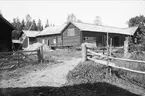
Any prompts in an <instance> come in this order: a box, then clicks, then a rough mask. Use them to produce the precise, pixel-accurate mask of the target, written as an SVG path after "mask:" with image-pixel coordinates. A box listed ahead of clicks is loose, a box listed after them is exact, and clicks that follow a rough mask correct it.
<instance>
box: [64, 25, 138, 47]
mask: <svg viewBox="0 0 145 96" xmlns="http://www.w3.org/2000/svg"><path fill="white" fill-rule="evenodd" d="M137 30H138V26H136V27H130V28H116V27H109V26H102V25H94V24H88V23H74V22H73V23H72V22H70V23H69V24H68V25H66V27H65V28H64V29H63V31H62V41H63V42H62V46H80V45H81V44H82V43H84V42H89V43H95V44H96V46H106V40H107V32H108V35H109V39H110V38H112V45H113V46H117V47H118V46H123V45H124V40H125V37H126V36H131V35H134V34H135V32H136V31H137ZM109 41H110V40H109Z"/></svg>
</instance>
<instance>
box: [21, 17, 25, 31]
mask: <svg viewBox="0 0 145 96" xmlns="http://www.w3.org/2000/svg"><path fill="white" fill-rule="evenodd" d="M21 28H22V30H24V28H25V21H24V19H23V20H22V22H21Z"/></svg>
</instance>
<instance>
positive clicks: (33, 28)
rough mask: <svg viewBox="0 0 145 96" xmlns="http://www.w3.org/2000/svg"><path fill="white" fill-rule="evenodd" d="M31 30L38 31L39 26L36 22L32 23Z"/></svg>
mask: <svg viewBox="0 0 145 96" xmlns="http://www.w3.org/2000/svg"><path fill="white" fill-rule="evenodd" d="M31 30H33V31H37V25H36V22H35V20H33V21H32V27H31Z"/></svg>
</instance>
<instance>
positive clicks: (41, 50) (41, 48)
mask: <svg viewBox="0 0 145 96" xmlns="http://www.w3.org/2000/svg"><path fill="white" fill-rule="evenodd" d="M40 54H41V62H43V60H44V58H43V57H44V56H43V46H41V47H40Z"/></svg>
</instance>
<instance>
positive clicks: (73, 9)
mask: <svg viewBox="0 0 145 96" xmlns="http://www.w3.org/2000/svg"><path fill="white" fill-rule="evenodd" d="M0 10H1V12H2V14H3V16H4V17H5V18H6V19H7V20H9V21H12V20H13V18H15V17H18V18H20V20H22V19H24V18H25V17H26V15H27V14H30V16H31V17H32V18H33V19H35V20H36V22H37V21H38V19H41V20H42V24H43V25H44V24H45V23H46V20H47V19H48V20H49V23H51V24H54V25H61V24H63V23H64V22H66V19H67V16H68V15H69V14H71V13H73V14H75V16H76V18H77V19H80V20H81V21H83V22H85V23H94V20H95V18H96V16H99V17H100V18H101V22H102V25H106V26H114V27H120V28H124V27H128V26H127V23H126V22H127V21H128V20H129V19H130V18H132V17H135V16H139V15H144V16H145V0H0Z"/></svg>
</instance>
